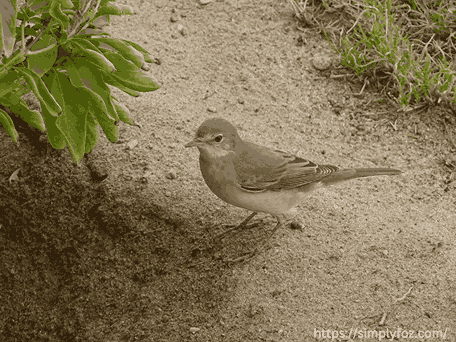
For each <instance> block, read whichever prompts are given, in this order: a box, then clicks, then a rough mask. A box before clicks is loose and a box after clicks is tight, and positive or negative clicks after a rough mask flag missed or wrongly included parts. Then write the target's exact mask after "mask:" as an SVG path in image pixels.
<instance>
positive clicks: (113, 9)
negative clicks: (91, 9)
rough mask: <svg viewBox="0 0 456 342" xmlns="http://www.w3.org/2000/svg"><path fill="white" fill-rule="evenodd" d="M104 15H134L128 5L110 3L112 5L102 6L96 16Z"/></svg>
mask: <svg viewBox="0 0 456 342" xmlns="http://www.w3.org/2000/svg"><path fill="white" fill-rule="evenodd" d="M102 15H133V10H132V8H131V7H130V6H128V5H122V6H119V5H116V4H110V6H100V9H99V10H98V12H97V14H96V16H95V18H98V17H100V16H102Z"/></svg>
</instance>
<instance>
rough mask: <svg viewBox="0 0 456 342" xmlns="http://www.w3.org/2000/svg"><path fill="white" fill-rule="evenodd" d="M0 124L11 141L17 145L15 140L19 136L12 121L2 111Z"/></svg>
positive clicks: (0, 111) (0, 110) (0, 112)
mask: <svg viewBox="0 0 456 342" xmlns="http://www.w3.org/2000/svg"><path fill="white" fill-rule="evenodd" d="M0 123H1V124H2V125H3V127H4V128H5V130H6V132H7V133H8V134H9V135H10V137H11V139H13V141H14V142H15V143H16V144H17V138H18V136H19V134H18V133H17V131H16V128H15V127H14V123H13V120H11V118H10V116H9V115H8V114H7V113H6V112H5V111H3V110H2V109H0Z"/></svg>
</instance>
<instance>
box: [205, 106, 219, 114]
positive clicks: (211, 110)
mask: <svg viewBox="0 0 456 342" xmlns="http://www.w3.org/2000/svg"><path fill="white" fill-rule="evenodd" d="M207 111H208V112H211V113H217V109H215V108H214V107H207Z"/></svg>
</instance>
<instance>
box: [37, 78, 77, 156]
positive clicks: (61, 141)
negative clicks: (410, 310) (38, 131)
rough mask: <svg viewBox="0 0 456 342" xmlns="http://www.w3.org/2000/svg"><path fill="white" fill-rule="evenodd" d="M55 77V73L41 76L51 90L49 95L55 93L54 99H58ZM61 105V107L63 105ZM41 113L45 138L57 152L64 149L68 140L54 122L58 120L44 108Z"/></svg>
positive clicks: (58, 88)
mask: <svg viewBox="0 0 456 342" xmlns="http://www.w3.org/2000/svg"><path fill="white" fill-rule="evenodd" d="M56 76H57V74H56V73H55V72H53V71H52V72H49V73H47V74H46V75H44V76H43V81H44V83H45V84H46V85H47V86H48V88H49V89H50V90H51V93H52V92H55V93H57V95H56V97H57V99H58V98H60V97H59V95H58V93H59V92H60V91H61V89H60V85H59V83H58V79H57V77H56ZM61 101H63V100H61ZM61 105H62V106H63V103H62V104H61ZM41 112H42V114H43V119H44V122H45V124H46V128H47V136H48V139H49V142H50V143H51V145H52V147H53V148H55V149H58V150H61V149H63V148H65V146H67V142H69V141H70V140H69V138H67V137H66V136H65V134H64V133H63V132H62V131H61V130H60V128H59V127H58V126H57V124H56V122H57V119H58V118H57V117H55V116H53V115H51V113H49V111H48V110H47V109H46V107H44V108H42V109H41Z"/></svg>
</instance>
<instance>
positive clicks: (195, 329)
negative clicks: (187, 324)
mask: <svg viewBox="0 0 456 342" xmlns="http://www.w3.org/2000/svg"><path fill="white" fill-rule="evenodd" d="M198 331H200V328H195V327H191V328H190V332H191V333H192V334H194V333H197V332H198Z"/></svg>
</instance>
